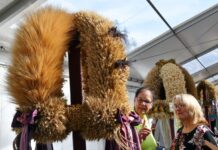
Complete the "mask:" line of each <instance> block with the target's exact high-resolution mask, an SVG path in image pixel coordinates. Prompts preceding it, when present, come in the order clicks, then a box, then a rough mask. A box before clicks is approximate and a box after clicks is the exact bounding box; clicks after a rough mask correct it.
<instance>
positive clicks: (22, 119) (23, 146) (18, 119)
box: [11, 109, 38, 150]
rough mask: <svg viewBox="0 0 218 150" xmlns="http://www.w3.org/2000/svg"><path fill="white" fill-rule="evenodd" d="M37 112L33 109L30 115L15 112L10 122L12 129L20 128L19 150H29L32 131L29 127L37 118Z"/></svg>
mask: <svg viewBox="0 0 218 150" xmlns="http://www.w3.org/2000/svg"><path fill="white" fill-rule="evenodd" d="M37 113H38V111H37V110H36V109H35V110H34V111H32V112H30V113H21V112H20V111H17V113H16V114H15V116H14V119H13V121H12V125H11V126H12V127H13V128H21V127H22V132H21V138H20V143H19V150H29V149H31V145H30V140H31V138H32V137H31V133H32V129H31V128H29V127H30V125H33V124H34V121H35V117H36V116H37Z"/></svg>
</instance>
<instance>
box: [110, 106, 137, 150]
mask: <svg viewBox="0 0 218 150" xmlns="http://www.w3.org/2000/svg"><path fill="white" fill-rule="evenodd" d="M116 119H117V121H118V122H119V123H120V124H121V128H120V131H121V134H122V136H123V140H122V141H123V142H125V143H123V144H125V145H127V146H128V147H129V148H130V150H141V145H140V142H139V137H138V133H137V132H136V130H135V128H134V126H137V125H139V124H140V123H141V119H140V117H139V116H138V115H137V114H136V113H135V112H131V113H130V114H129V115H128V116H126V115H123V114H121V113H120V111H119V110H118V113H117V118H116ZM120 149H121V148H120V147H119V146H118V145H117V144H116V143H115V141H108V140H107V141H106V150H120Z"/></svg>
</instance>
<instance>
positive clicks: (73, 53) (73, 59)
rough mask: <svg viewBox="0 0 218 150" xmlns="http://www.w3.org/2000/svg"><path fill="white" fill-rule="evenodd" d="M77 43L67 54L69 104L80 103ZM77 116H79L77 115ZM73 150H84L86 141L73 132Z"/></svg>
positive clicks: (79, 66)
mask: <svg viewBox="0 0 218 150" xmlns="http://www.w3.org/2000/svg"><path fill="white" fill-rule="evenodd" d="M77 44H78V41H76V42H75V41H73V42H72V43H71V45H70V48H69V49H70V51H69V52H68V58H69V77H70V95H71V104H72V105H73V104H81V103H82V82H81V65H80V49H79V48H75V47H76V45H77ZM78 115H79V114H78ZM73 149H74V150H86V141H85V140H84V139H82V137H81V136H80V133H79V132H73Z"/></svg>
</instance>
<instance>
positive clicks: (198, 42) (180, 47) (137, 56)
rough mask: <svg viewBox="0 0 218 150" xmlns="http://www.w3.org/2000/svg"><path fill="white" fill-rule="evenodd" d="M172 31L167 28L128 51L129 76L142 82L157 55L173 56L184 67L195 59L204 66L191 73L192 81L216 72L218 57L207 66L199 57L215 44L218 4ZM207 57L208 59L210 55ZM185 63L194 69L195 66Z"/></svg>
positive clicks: (168, 57)
mask: <svg viewBox="0 0 218 150" xmlns="http://www.w3.org/2000/svg"><path fill="white" fill-rule="evenodd" d="M174 31H175V33H176V35H177V36H175V34H174V33H173V32H172V31H171V30H169V31H167V32H165V33H164V34H162V35H160V36H159V37H157V38H155V39H154V40H152V41H150V42H148V43H146V44H144V45H143V46H141V47H139V48H137V49H136V50H135V51H133V52H132V53H130V54H129V55H128V59H129V60H130V61H133V63H132V64H131V73H130V80H132V79H134V81H136V82H137V81H139V82H142V81H143V80H144V78H145V77H146V75H147V73H148V72H149V71H150V69H151V68H153V67H154V66H155V63H156V62H157V61H159V60H160V59H165V60H168V59H175V60H176V62H177V63H179V64H181V65H184V67H185V66H186V65H189V64H186V63H188V62H193V61H194V62H195V61H196V62H195V63H198V66H199V65H200V67H201V68H203V69H201V70H200V71H197V72H195V73H193V74H192V76H193V77H194V81H195V82H198V81H200V80H202V79H207V78H209V77H211V76H213V75H216V74H217V73H218V59H217V60H216V61H217V62H214V63H212V65H209V66H208V65H207V64H204V63H205V62H203V61H201V59H200V58H201V56H203V55H205V54H206V53H208V52H210V51H212V50H214V49H216V48H217V47H218V4H216V5H214V6H213V7H211V8H209V9H208V10H206V11H204V12H202V13H200V14H199V15H197V16H195V17H193V18H191V19H189V20H187V21H186V22H184V23H182V24H180V25H178V26H177V27H175V28H174ZM177 37H179V38H177ZM180 40H181V41H182V42H181V41H180ZM183 43H184V44H183ZM211 55H213V54H211ZM196 58H198V59H199V60H200V61H201V64H199V62H198V61H197V60H195V59H196ZM206 60H207V59H206ZM207 61H210V58H208V60H207ZM202 65H203V66H202ZM188 67H189V68H191V69H195V68H194V67H195V66H190V65H189V66H188ZM188 71H189V70H188ZM134 81H132V82H134Z"/></svg>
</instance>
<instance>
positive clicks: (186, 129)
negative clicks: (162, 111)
mask: <svg viewBox="0 0 218 150" xmlns="http://www.w3.org/2000/svg"><path fill="white" fill-rule="evenodd" d="M173 105H174V111H175V115H176V117H177V119H178V120H179V122H180V124H181V128H179V129H178V131H177V134H176V137H175V139H174V141H173V143H172V145H171V150H181V149H186V150H201V149H203V150H207V149H208V150H210V148H209V147H208V146H207V145H205V144H204V141H205V140H207V141H209V142H210V143H212V144H214V145H217V144H216V142H215V139H214V135H213V133H212V131H211V130H210V129H209V128H208V126H207V124H208V123H207V121H206V119H205V118H204V114H203V112H202V109H201V106H200V105H199V103H198V101H197V100H196V99H195V98H194V97H193V96H192V95H189V94H180V95H176V96H175V97H174V98H173Z"/></svg>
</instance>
